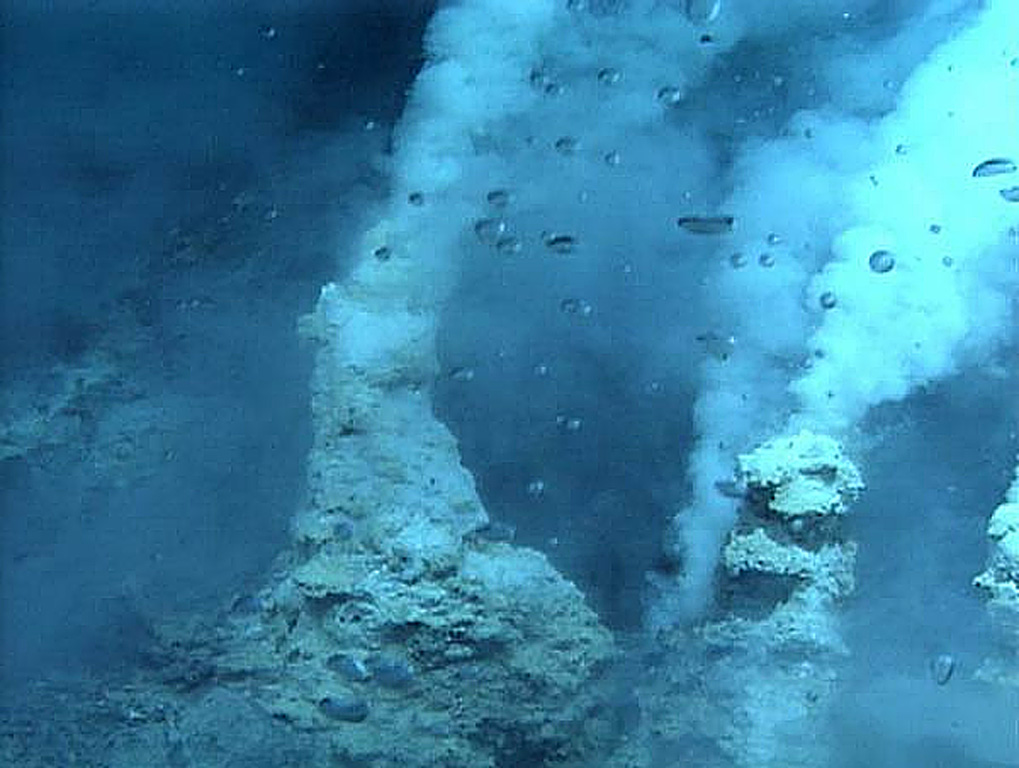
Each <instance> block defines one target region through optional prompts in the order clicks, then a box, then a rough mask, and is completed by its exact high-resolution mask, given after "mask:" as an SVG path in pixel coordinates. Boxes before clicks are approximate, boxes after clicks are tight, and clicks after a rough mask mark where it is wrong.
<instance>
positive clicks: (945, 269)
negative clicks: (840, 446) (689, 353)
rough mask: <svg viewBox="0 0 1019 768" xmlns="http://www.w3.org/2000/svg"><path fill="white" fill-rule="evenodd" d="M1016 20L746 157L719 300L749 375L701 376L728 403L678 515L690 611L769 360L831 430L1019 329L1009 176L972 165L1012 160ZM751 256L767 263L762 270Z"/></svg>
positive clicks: (715, 413) (964, 38)
mask: <svg viewBox="0 0 1019 768" xmlns="http://www.w3.org/2000/svg"><path fill="white" fill-rule="evenodd" d="M936 5H937V6H944V5H945V4H944V3H941V4H936ZM951 10H954V9H951ZM935 11H937V13H936V12H935ZM944 14H945V9H944V8H943V7H937V8H932V9H929V10H928V13H927V14H926V15H925V16H922V17H921V21H925V20H926V21H929V22H930V24H931V25H932V26H933V27H934V28H935V29H937V30H941V29H942V24H941V23H940V22H941V21H943V19H944V18H945V15H944ZM953 18H955V17H954V15H953ZM956 20H957V19H956ZM1016 21H1017V18H1016V8H1015V7H1014V6H1013V5H1011V4H1008V3H1004V2H997V3H990V4H988V5H987V6H986V7H985V8H984V9H983V10H982V11H981V12H980V13H978V14H975V15H972V16H971V17H970V19H968V20H967V23H966V24H965V25H964V29H963V30H962V31H960V32H958V33H957V34H955V35H953V36H950V37H949V39H947V40H945V41H944V42H943V43H941V44H940V45H939V46H938V47H937V48H935V49H934V50H933V51H931V52H930V53H929V54H928V55H927V56H926V57H925V58H924V59H923V61H922V62H921V63H920V64H919V65H918V66H917V67H916V69H915V70H914V71H913V72H912V73H911V74H910V76H909V78H908V80H907V81H906V82H905V84H904V85H903V87H902V89H901V91H899V92H898V94H897V99H896V103H895V105H894V109H893V110H892V111H890V112H889V113H888V114H886V115H883V116H881V117H880V118H878V119H870V120H868V119H865V118H861V117H860V116H859V109H858V108H859V107H860V105H861V103H862V102H864V101H865V100H864V99H861V98H860V97H859V96H857V95H855V94H851V98H849V99H848V102H849V103H848V105H843V104H841V103H839V102H838V100H835V101H832V102H830V103H828V104H826V105H824V106H823V107H822V108H820V109H812V110H809V111H804V112H801V113H799V114H797V115H795V116H794V118H793V119H792V120H791V121H790V122H789V124H788V129H787V131H786V134H787V135H786V136H785V137H783V138H781V139H778V140H773V141H768V142H764V143H761V144H757V145H756V146H748V147H746V148H744V149H743V151H742V153H741V156H740V158H739V160H738V161H737V163H736V170H735V173H734V185H735V191H734V193H733V195H732V196H731V197H730V199H729V208H728V210H730V211H731V212H732V213H733V214H734V215H735V216H736V217H737V220H738V221H739V222H741V223H742V227H741V228H740V231H739V234H738V236H737V237H736V238H735V242H734V243H733V245H734V252H742V253H744V254H745V256H748V257H749V259H748V266H747V267H746V268H742V269H735V270H730V271H728V272H727V273H726V274H725V275H724V276H723V277H722V280H723V283H724V288H723V290H722V291H721V292H720V295H721V297H722V301H723V302H724V303H725V305H726V306H728V307H730V308H731V309H732V311H733V312H734V313H735V315H736V317H735V318H734V319H733V322H734V324H735V326H736V327H735V330H734V333H735V335H736V337H737V338H738V339H739V341H740V344H741V352H742V354H744V355H745V356H747V357H749V358H750V359H752V360H755V361H756V363H757V366H756V367H753V366H752V367H751V368H750V369H749V370H748V371H746V373H747V375H746V376H745V377H740V378H737V379H736V380H735V381H732V380H730V381H722V382H719V381H718V380H717V378H716V377H715V374H714V373H713V372H712V373H709V377H708V378H709V380H708V381H706V387H707V388H708V391H707V392H706V393H705V394H704V395H702V398H704V399H705V400H706V401H708V402H718V401H723V402H724V401H728V402H729V403H735V406H734V407H732V406H725V407H723V408H721V409H719V408H711V407H708V408H705V409H702V410H704V411H706V412H705V413H704V415H703V416H702V418H701V424H700V427H701V430H702V441H701V446H700V448H699V449H698V454H699V460H698V461H699V463H701V464H707V465H708V466H707V468H706V469H701V468H699V467H698V466H697V465H696V464H695V465H694V466H693V468H692V471H693V475H694V478H695V483H694V487H695V500H694V502H693V504H692V505H691V506H690V507H689V508H688V509H687V510H685V511H684V513H683V515H681V516H680V518H679V522H680V525H681V528H682V530H683V534H684V543H685V554H686V557H687V583H686V588H687V592H686V593H685V598H686V599H687V601H688V603H687V605H688V607H690V608H694V609H696V608H697V607H699V606H701V605H703V603H704V601H705V599H706V595H707V587H708V583H709V581H710V578H711V574H712V572H713V569H714V566H715V562H716V560H715V554H714V553H715V552H716V551H717V549H718V547H719V545H720V544H721V539H722V537H723V536H724V535H725V533H726V532H727V528H728V525H729V522H730V515H728V514H726V513H727V511H728V509H727V505H726V503H725V502H724V501H723V500H719V499H718V496H717V493H713V492H712V490H713V489H712V488H711V483H710V479H711V475H710V473H711V472H718V471H719V470H720V469H722V467H721V466H719V465H720V464H722V463H723V460H724V457H726V456H731V454H732V452H733V451H739V450H741V449H745V447H746V446H745V445H741V442H740V440H739V439H737V440H736V441H735V442H734V441H733V439H732V438H733V435H732V432H733V431H734V428H735V431H737V432H742V434H741V435H738V436H737V437H742V438H743V439H744V440H746V439H747V438H755V437H758V435H756V434H755V432H756V430H757V429H758V428H759V424H757V423H756V422H757V421H759V416H757V412H758V411H759V406H760V403H759V402H758V400H759V395H758V394H756V393H758V392H759V391H760V387H761V383H762V382H763V380H765V379H767V378H768V376H767V374H766V373H765V372H766V371H767V370H769V369H771V370H774V367H775V365H776V363H775V361H782V363H781V364H784V365H788V366H789V370H790V371H795V373H793V374H792V381H791V383H790V386H789V389H790V392H791V394H792V395H793V397H794V399H793V401H792V402H791V403H790V406H791V408H792V411H793V413H792V416H791V420H792V421H793V422H794V423H795V424H796V425H798V426H810V427H812V428H815V429H821V430H828V431H834V432H835V433H836V434H839V433H841V432H843V431H844V430H845V429H846V428H848V427H849V426H851V425H853V424H854V423H856V422H857V421H858V420H859V419H860V418H861V417H862V416H863V415H864V414H865V413H866V412H867V410H868V409H869V408H871V407H872V406H874V405H877V404H879V403H882V402H885V401H889V400H898V399H901V398H903V397H905V396H906V395H908V394H910V393H911V392H913V391H915V390H916V388H917V387H919V386H921V385H924V384H926V383H929V382H931V381H933V380H937V379H938V378H940V377H943V376H946V375H948V374H950V373H952V372H954V371H956V370H957V369H958V368H959V367H960V366H965V365H976V364H979V363H980V362H981V361H982V360H983V359H985V358H986V357H987V355H988V354H989V352H991V351H992V350H993V349H994V348H995V346H996V345H998V344H1000V343H1002V342H1003V341H1005V340H1007V338H1008V335H1009V333H1010V332H1012V328H1013V326H1012V324H1011V318H1012V312H1013V311H1014V306H1012V304H1011V303H1010V302H1011V301H1012V299H1011V296H1012V295H1013V294H1014V288H1015V285H1016V278H1017V274H1016V248H1017V241H1016V235H1015V226H1016V224H1017V223H1019V216H1017V210H1016V207H1015V203H1014V201H1013V200H1012V197H1013V194H1012V192H1011V191H1010V190H1013V189H1014V187H1013V186H1012V185H1013V184H1014V180H1013V181H1009V176H1010V175H1011V174H1008V175H1002V176H998V175H987V176H985V175H984V172H981V171H975V169H976V168H977V167H978V166H979V165H980V164H981V163H982V162H984V161H987V160H988V159H991V158H1015V157H1017V154H1019V122H1017V116H1016V112H1015V108H1014V105H1015V103H1016V98H1017V95H1019V89H1017V79H1019V72H1017V67H1016V63H1015V56H1016V53H1017V46H1016V42H1015V39H1014V35H1012V33H1011V30H1014V29H1015V23H1016ZM930 36H931V32H930V29H929V28H926V27H924V26H923V24H922V23H921V24H919V25H918V26H916V27H914V28H913V31H912V32H911V33H910V32H899V33H898V35H896V36H895V37H894V39H895V40H898V41H900V42H902V41H904V40H906V41H911V43H912V44H908V45H904V49H905V50H906V56H907V57H914V56H915V55H916V50H917V46H918V45H922V44H923V43H918V42H917V41H918V40H922V41H924V42H930ZM884 61H886V62H891V63H890V64H886V65H885V66H887V67H890V68H893V69H894V68H896V67H897V66H901V63H897V62H895V60H894V58H891V57H889V58H886V59H884ZM872 83H873V79H872ZM836 95H845V94H836ZM983 167H984V168H985V169H987V168H990V169H991V170H995V169H996V168H995V166H983ZM1004 167H1005V168H1008V167H1010V166H1009V165H1008V164H1007V163H1006V164H1004ZM769 237H771V239H772V242H771V243H769V242H768V240H769ZM758 253H767V254H768V257H767V258H769V259H774V264H773V266H771V267H770V268H768V269H764V270H762V269H754V268H753V267H756V266H759V265H756V264H754V262H753V259H754V258H755V257H756V256H757V254H758ZM711 379H714V381H712V380H711ZM719 391H720V392H724V393H726V394H727V395H728V396H727V397H726V396H723V395H721V394H719ZM741 397H742V398H743V400H742V402H740V401H739V400H740V398H741ZM740 414H747V415H746V417H745V421H744V423H743V425H742V429H739V428H738V427H736V424H738V423H739V420H740V419H741V416H740ZM769 426H772V427H775V426H778V427H780V428H781V425H776V424H773V423H772V424H770V425H769ZM719 446H722V447H721V448H720V447H719Z"/></svg>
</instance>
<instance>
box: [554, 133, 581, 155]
mask: <svg viewBox="0 0 1019 768" xmlns="http://www.w3.org/2000/svg"><path fill="white" fill-rule="evenodd" d="M577 146H578V142H577V140H576V139H575V138H574V137H573V136H560V137H559V138H558V139H556V141H555V149H556V152H558V153H559V154H560V155H572V154H573V153H574V152H576V151H577Z"/></svg>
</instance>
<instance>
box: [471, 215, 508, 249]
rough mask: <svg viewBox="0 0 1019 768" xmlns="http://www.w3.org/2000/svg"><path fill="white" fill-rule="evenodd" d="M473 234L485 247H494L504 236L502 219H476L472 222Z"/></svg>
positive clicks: (504, 223)
mask: <svg viewBox="0 0 1019 768" xmlns="http://www.w3.org/2000/svg"><path fill="white" fill-rule="evenodd" d="M474 234H476V235H477V236H478V240H480V241H481V242H483V243H484V244H485V245H495V244H496V243H497V242H499V238H500V237H502V236H503V235H505V234H506V222H505V221H503V220H502V219H478V220H477V221H476V222H474Z"/></svg>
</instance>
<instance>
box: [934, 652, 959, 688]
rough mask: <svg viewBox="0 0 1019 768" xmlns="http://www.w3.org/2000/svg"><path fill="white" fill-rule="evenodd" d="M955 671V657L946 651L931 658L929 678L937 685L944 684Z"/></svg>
mask: <svg viewBox="0 0 1019 768" xmlns="http://www.w3.org/2000/svg"><path fill="white" fill-rule="evenodd" d="M953 672H955V659H954V658H953V657H952V656H951V654H948V653H942V654H939V655H938V656H935V657H934V658H933V659H931V678H932V679H933V680H934V682H935V683H937V684H938V685H946V684H947V683H948V681H949V680H951V679H952V673H953Z"/></svg>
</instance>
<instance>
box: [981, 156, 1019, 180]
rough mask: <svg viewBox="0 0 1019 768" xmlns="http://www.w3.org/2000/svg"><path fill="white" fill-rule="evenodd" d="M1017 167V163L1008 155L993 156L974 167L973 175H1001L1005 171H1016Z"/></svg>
mask: <svg viewBox="0 0 1019 768" xmlns="http://www.w3.org/2000/svg"><path fill="white" fill-rule="evenodd" d="M1015 169H1016V165H1015V163H1014V162H1013V161H1012V160H1009V159H1008V158H1006V157H992V158H991V159H990V160H984V161H983V162H982V163H980V164H979V165H977V166H976V168H974V169H973V177H974V178H982V177H985V176H1000V175H1001V174H1003V173H1014V172H1015Z"/></svg>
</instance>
